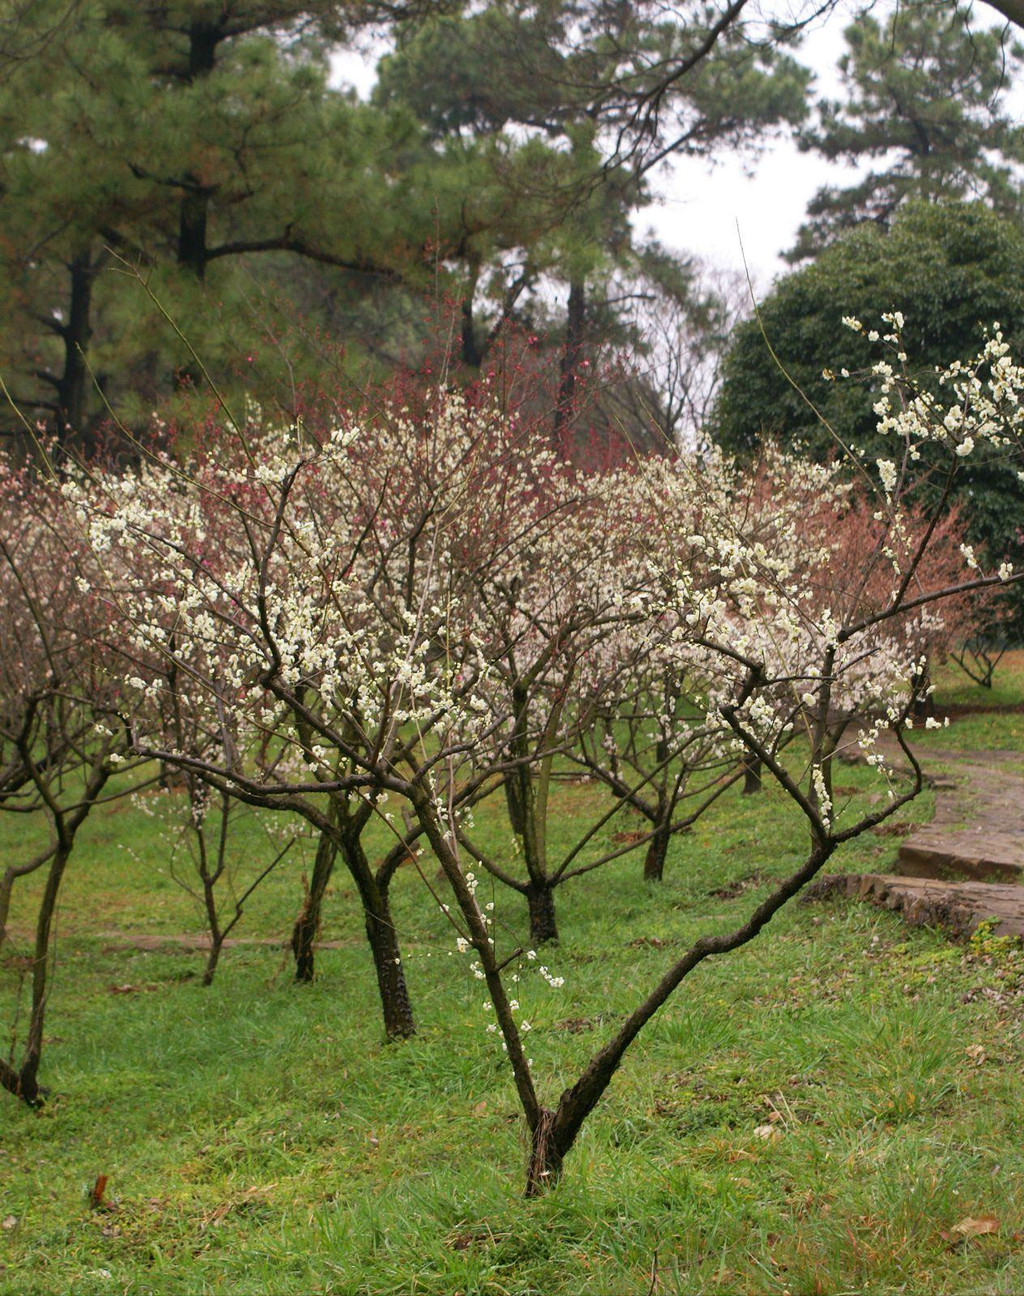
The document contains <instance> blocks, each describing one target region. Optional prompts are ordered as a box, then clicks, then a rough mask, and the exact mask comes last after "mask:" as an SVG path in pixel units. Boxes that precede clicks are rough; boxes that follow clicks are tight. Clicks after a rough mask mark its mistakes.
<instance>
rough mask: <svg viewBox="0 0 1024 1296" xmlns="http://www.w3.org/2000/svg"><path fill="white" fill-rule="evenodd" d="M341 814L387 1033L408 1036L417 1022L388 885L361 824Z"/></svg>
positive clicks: (342, 844) (342, 843)
mask: <svg viewBox="0 0 1024 1296" xmlns="http://www.w3.org/2000/svg"><path fill="white" fill-rule="evenodd" d="M341 814H342V818H343V823H342V826H341V828H340V831H339V835H338V841H337V844H338V848H339V850H340V851H341V857H342V859H343V860H344V861H345V864H346V867H347V868H348V871H349V873H350V874H351V875H352V881H353V882H354V883H355V884H356V887H357V888H358V890H359V898H360V900H361V901H362V902H363V916H364V917H365V919H366V937H367V940H368V941H369V942H370V952H371V953H372V955H373V966H374V968H375V970H376V972H377V988H378V990H379V991H380V1003H381V1009H382V1010H383V1013H384V1033H385V1035H386V1036H387V1038H388V1039H389V1040H400V1039H408V1038H409V1037H410V1036H411V1035H415V1034H416V1023H415V1021H414V1020H413V1015H412V1004H411V1003H410V1001H409V991H408V989H407V988H406V984H405V967H404V965H403V963H402V954H401V950H400V948H399V945H398V933H397V931H395V924H394V923H393V922H392V919H391V899H390V896H389V894H388V889H389V888H388V886H387V885H382V884H381V882H380V881H379V880H378V878H377V875H376V874H375V873H374V871H373V869H371V868H370V863H369V860H367V858H366V852H365V850H364V849H363V844H362V841H361V833H362V827H361V826H360V825H359V824H358V823H357V822H356V821H354V820H353V821H349V822H348V823H346V822H344V818H345V812H344V810H342V811H341Z"/></svg>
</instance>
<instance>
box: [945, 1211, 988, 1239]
mask: <svg viewBox="0 0 1024 1296" xmlns="http://www.w3.org/2000/svg"><path fill="white" fill-rule="evenodd" d="M998 1232H999V1221H998V1220H997V1219H996V1217H995V1216H994V1215H982V1216H980V1218H978V1219H975V1218H974V1217H973V1216H971V1215H968V1216H967V1218H966V1219H962V1220H961V1221H960V1223H959V1224H956V1225H954V1227H953V1235H954V1236H955V1237H964V1238H970V1237H985V1235H986V1234H988V1233H998Z"/></svg>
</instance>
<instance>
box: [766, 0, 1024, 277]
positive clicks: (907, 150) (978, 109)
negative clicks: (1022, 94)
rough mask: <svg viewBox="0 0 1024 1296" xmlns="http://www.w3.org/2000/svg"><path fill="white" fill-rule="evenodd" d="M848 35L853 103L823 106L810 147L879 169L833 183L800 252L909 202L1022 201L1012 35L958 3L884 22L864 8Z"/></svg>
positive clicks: (822, 193)
mask: <svg viewBox="0 0 1024 1296" xmlns="http://www.w3.org/2000/svg"><path fill="white" fill-rule="evenodd" d="M844 34H845V39H846V45H847V50H846V53H845V54H844V55H843V57H842V58H841V59H840V62H839V67H840V71H841V73H842V81H843V88H844V91H845V98H844V99H843V100H841V101H829V102H824V103H822V104H821V105H820V106H819V108H818V112H817V115H816V119H815V121H814V122H813V123H812V124H811V126H810V127H808V128H807V129H805V130H804V131H803V132H802V134H801V136H800V143H801V147H802V148H804V149H808V150H814V151H816V152H818V153H820V154H821V155H822V156H823V157H824V158H826V159H828V160H829V161H837V160H843V161H846V162H851V163H860V164H866V165H868V166H869V167H870V170H869V171H868V172H867V174H866V175H865V176H864V177H863V178H862V179H860V180H857V181H855V182H854V183H852V184H849V185H846V186H837V185H827V186H825V187H823V188H821V189H819V190H818V192H817V193H816V195H815V196H814V198H813V199H812V200H811V203H810V205H809V207H808V216H809V218H810V219H809V220H808V221H807V222H806V223H805V224H804V226H803V227H802V228H801V230H800V232H799V236H798V239H797V244H796V247H795V248H794V249H793V251H792V252H791V253H790V254H789V255H790V259H791V260H794V261H798V260H801V259H803V258H805V257H808V256H816V255H817V254H818V253H819V252H820V251H821V249H822V248H823V247H824V246H825V245H826V244H828V243H829V242H830V241H831V240H832V239H833V238H834V237H835V236H836V234H838V233H839V232H841V231H842V230H844V229H848V228H850V227H852V226H854V225H857V224H860V223H861V222H864V221H875V222H876V223H878V224H881V225H887V224H888V223H889V222H890V221H891V220H892V218H893V216H894V214H895V212H896V210H897V208H898V207H899V205H900V204H901V203H902V202H904V201H906V200H907V199H908V198H926V199H931V200H938V199H957V198H973V197H977V198H984V199H985V200H986V201H987V202H989V203H990V204H991V205H992V206H993V207H994V208H995V209H996V210H998V211H1002V212H1004V213H1006V214H1012V213H1015V212H1017V211H1019V209H1020V205H1021V175H1020V170H1019V165H1020V163H1021V162H1024V138H1022V136H1021V132H1020V129H1019V127H1018V125H1017V122H1016V121H1015V119H1014V118H1013V116H1012V115H1011V113H1010V109H1009V106H1008V104H1007V102H1006V99H1007V94H1008V91H1009V90H1010V87H1011V84H1012V80H1013V77H1014V76H1015V75H1016V74H1017V72H1018V71H1019V69H1020V67H1021V59H1022V57H1024V48H1022V46H1021V45H1020V43H1019V42H1017V41H1014V40H1011V39H1010V38H1009V36H1008V34H1007V32H1006V31H1005V30H1002V31H997V30H993V29H989V30H980V29H978V28H977V26H976V25H975V24H973V23H972V20H971V12H970V10H966V11H965V10H962V9H960V8H959V7H958V6H950V7H930V6H925V5H903V6H900V7H899V8H898V9H897V10H895V11H894V12H893V13H892V14H891V15H890V17H889V18H888V20H887V21H886V22H884V23H881V22H879V21H878V20H877V19H876V18H874V17H872V16H870V15H865V16H863V17H861V18H858V20H857V21H856V22H855V23H853V24H851V25H850V26H849V27H848V28H847V29H846V32H845V33H844Z"/></svg>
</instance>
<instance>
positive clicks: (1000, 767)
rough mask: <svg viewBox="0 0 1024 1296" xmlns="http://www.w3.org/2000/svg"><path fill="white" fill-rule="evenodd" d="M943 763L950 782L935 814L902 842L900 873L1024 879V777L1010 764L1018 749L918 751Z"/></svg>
mask: <svg viewBox="0 0 1024 1296" xmlns="http://www.w3.org/2000/svg"><path fill="white" fill-rule="evenodd" d="M917 754H918V756H919V759H921V760H922V763H923V764H925V765H926V766H927V767H931V766H934V765H935V764H937V763H939V762H940V761H941V763H942V764H943V765H944V766H946V767H947V768H948V769H950V771H951V773H952V779H951V782H952V783H953V786H952V787H949V788H947V787H946V786H944V782H945V781H943V782H942V783H939V784H938V786H937V787H936V791H935V816H934V818H933V819H932V821H931V823H930V824H927V825H925V826H924V827H922V828H918V829H917V830H916V831H915V832H914V833H913V834H912V835H911V836H910V837H907V838H906V840H905V841H904V842H903V844H902V846H901V847H900V852H899V863H898V865H897V869H896V872H897V873H902V874H905V875H907V876H909V877H920V878H938V879H952V878H967V879H970V880H973V881H978V882H984V881H992V882H1007V883H1013V882H1020V881H1021V880H1022V879H1024V778H1022V777H1021V776H1020V775H1019V774H1018V773H1017V772H1016V771H1015V770H1013V769H1009V768H1007V766H1008V765H1010V764H1011V763H1019V762H1020V759H1021V757H1020V753H1019V752H1000V751H992V752H942V753H941V754H935V755H933V754H932V753H931V752H928V753H922V752H918V753H917Z"/></svg>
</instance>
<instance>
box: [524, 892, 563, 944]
mask: <svg viewBox="0 0 1024 1296" xmlns="http://www.w3.org/2000/svg"><path fill="white" fill-rule="evenodd" d="M526 903H527V905H528V906H529V910H530V943H531V945H535V946H536V945H543V944H544V942H545V941H556V940H558V921H557V919H556V917H555V892H554V888H553V887H551V886H543V885H534V884H532V883H531V884H530V885H529V886H528V887H527V888H526Z"/></svg>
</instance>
